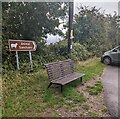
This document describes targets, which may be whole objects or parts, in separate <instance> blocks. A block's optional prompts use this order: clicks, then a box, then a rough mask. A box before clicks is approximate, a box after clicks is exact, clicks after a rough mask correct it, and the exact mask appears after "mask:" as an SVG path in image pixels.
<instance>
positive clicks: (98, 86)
mask: <svg viewBox="0 0 120 119" xmlns="http://www.w3.org/2000/svg"><path fill="white" fill-rule="evenodd" d="M86 88H87V91H88V92H89V94H90V95H98V94H99V93H101V92H102V91H103V86H102V83H101V82H99V81H97V82H96V83H95V84H94V86H87V87H86Z"/></svg>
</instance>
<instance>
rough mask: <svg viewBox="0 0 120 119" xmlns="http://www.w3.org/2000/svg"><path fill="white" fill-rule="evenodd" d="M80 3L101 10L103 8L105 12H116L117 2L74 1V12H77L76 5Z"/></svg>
mask: <svg viewBox="0 0 120 119" xmlns="http://www.w3.org/2000/svg"><path fill="white" fill-rule="evenodd" d="M80 4H82V5H85V6H90V7H94V6H96V8H101V12H103V11H104V10H105V13H106V14H114V11H116V12H117V13H118V2H78V1H77V2H75V4H74V13H77V11H78V10H77V7H79V6H80Z"/></svg>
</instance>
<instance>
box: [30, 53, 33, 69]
mask: <svg viewBox="0 0 120 119" xmlns="http://www.w3.org/2000/svg"><path fill="white" fill-rule="evenodd" d="M29 56H30V66H31V69H33V63H32V54H31V51H29Z"/></svg>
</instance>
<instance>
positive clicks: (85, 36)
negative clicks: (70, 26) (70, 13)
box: [74, 6, 118, 55]
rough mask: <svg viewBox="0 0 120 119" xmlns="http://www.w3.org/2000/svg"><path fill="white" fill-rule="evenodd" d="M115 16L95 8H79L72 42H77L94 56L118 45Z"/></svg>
mask: <svg viewBox="0 0 120 119" xmlns="http://www.w3.org/2000/svg"><path fill="white" fill-rule="evenodd" d="M117 17H118V16H117V14H116V13H115V14H114V15H113V16H112V15H110V14H106V15H105V14H104V13H101V12H100V9H96V8H95V7H91V8H89V7H86V6H81V7H80V8H79V13H78V14H76V15H75V20H74V36H75V38H74V42H79V43H81V44H83V45H85V47H86V48H87V49H88V51H92V52H93V53H94V54H99V55H100V54H101V53H100V51H101V52H102V51H104V50H109V49H110V48H112V47H115V46H116V45H118V24H117Z"/></svg>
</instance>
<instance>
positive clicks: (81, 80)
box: [80, 77, 84, 85]
mask: <svg viewBox="0 0 120 119" xmlns="http://www.w3.org/2000/svg"><path fill="white" fill-rule="evenodd" d="M80 82H81V84H82V85H84V84H83V79H82V77H80Z"/></svg>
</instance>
